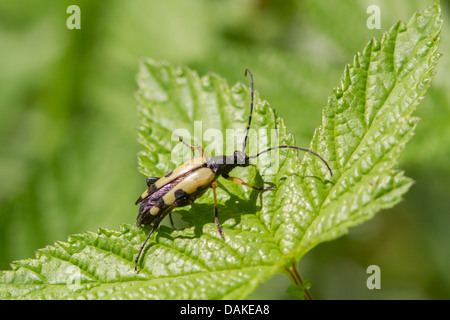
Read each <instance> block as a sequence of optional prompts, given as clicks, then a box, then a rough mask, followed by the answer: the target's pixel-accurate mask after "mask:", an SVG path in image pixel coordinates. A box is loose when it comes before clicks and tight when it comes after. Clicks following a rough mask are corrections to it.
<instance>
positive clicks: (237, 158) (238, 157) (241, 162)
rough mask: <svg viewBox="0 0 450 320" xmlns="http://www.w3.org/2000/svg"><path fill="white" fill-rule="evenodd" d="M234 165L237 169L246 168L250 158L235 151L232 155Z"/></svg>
mask: <svg viewBox="0 0 450 320" xmlns="http://www.w3.org/2000/svg"><path fill="white" fill-rule="evenodd" d="M233 158H234V163H235V164H236V165H237V166H239V167H248V166H249V165H250V158H249V157H248V156H247V155H246V154H245V153H244V152H242V151H239V150H236V151H235V152H234V153H233Z"/></svg>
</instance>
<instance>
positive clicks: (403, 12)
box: [0, 0, 450, 299]
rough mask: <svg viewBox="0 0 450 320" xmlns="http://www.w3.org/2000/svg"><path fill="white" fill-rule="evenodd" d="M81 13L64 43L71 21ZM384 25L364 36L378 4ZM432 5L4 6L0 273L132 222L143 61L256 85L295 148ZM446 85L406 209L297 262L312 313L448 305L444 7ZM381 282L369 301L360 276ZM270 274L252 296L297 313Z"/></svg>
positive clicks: (280, 280) (427, 107)
mask: <svg viewBox="0 0 450 320" xmlns="http://www.w3.org/2000/svg"><path fill="white" fill-rule="evenodd" d="M72 4H77V5H79V6H80V9H81V30H69V29H67V27H66V20H67V18H68V17H69V14H67V13H66V10H67V7H68V6H69V5H72ZM372 4H376V5H378V6H379V7H380V10H381V30H376V29H374V30H370V29H368V28H367V26H366V21H367V19H368V18H369V16H370V14H368V13H367V12H366V10H367V7H368V6H369V5H372ZM431 4H432V1H427V0H422V1H419V0H417V1H411V0H396V1H376V0H370V1H362V0H347V1H340V0H324V1H313V0H307V1H300V0H298V1H295V0H288V1H286V0H285V1H270V0H247V1H237V0H223V1H219V0H191V1H186V0H169V1H167V0H166V1H143V0H133V1H124V0H110V1H87V0H86V1H51V0H29V1H24V0H20V1H10V2H8V1H2V2H0V269H8V268H9V263H10V262H11V261H13V260H18V259H24V258H30V257H34V251H35V250H36V249H38V248H41V247H44V246H46V245H48V244H52V243H53V242H54V241H57V240H61V241H65V240H67V237H68V235H69V234H73V233H81V232H84V231H88V230H89V231H96V229H97V228H98V227H107V228H113V229H117V228H118V227H119V225H120V224H121V223H134V222H135V218H136V213H137V208H136V207H135V206H134V200H135V198H136V197H137V195H139V194H140V193H141V192H142V190H143V188H144V187H145V181H144V177H143V176H142V175H140V174H139V173H138V170H137V158H136V153H137V152H138V150H140V146H139V145H138V143H137V140H136V139H137V132H136V127H137V125H138V119H137V115H136V105H137V103H136V101H135V99H134V92H135V91H136V89H137V85H136V82H135V75H136V72H137V70H138V59H139V58H140V57H143V56H145V57H151V58H154V59H156V60H168V61H169V62H170V63H172V64H185V65H188V66H190V67H191V68H194V69H197V70H198V71H199V74H201V75H203V74H205V73H207V72H210V71H212V72H216V73H218V74H220V75H222V76H223V77H225V78H227V79H228V81H229V83H230V84H234V83H235V82H237V81H245V82H246V81H247V79H245V78H244V68H246V67H249V68H251V69H252V71H253V73H254V75H255V85H256V88H257V90H258V91H259V92H260V93H261V95H262V96H263V98H265V99H267V100H268V101H269V102H270V104H271V106H272V107H274V108H275V109H276V110H277V113H278V115H279V116H281V117H283V118H284V119H285V121H286V124H287V126H288V128H289V129H290V131H291V132H293V133H294V134H295V137H296V139H297V145H299V146H304V147H306V146H308V143H309V140H310V139H311V138H312V135H313V132H314V129H315V127H316V126H318V125H319V124H320V121H321V109H322V107H323V106H324V105H325V104H326V102H327V97H328V95H329V94H330V93H331V90H332V88H333V87H335V86H337V85H338V84H339V77H340V76H341V74H342V73H343V70H344V65H345V64H346V63H351V62H352V60H353V55H354V54H355V52H356V51H361V50H362V49H363V47H364V46H365V44H366V43H367V42H368V41H369V40H370V38H372V37H376V38H377V39H380V38H381V34H382V33H383V32H384V31H386V30H387V29H389V28H390V27H391V26H392V25H393V24H394V23H396V22H397V21H398V20H400V19H402V20H404V21H407V20H409V18H410V17H411V16H412V15H413V13H414V12H415V11H417V10H423V9H425V8H426V7H428V6H429V5H431ZM441 5H442V7H443V18H444V28H443V32H442V42H441V46H440V50H439V51H440V52H441V53H444V56H443V57H442V58H441V60H440V61H439V64H438V71H437V75H436V77H435V79H434V81H433V82H432V86H431V88H430V90H429V93H428V95H427V97H426V99H425V100H424V102H423V104H422V105H421V106H420V108H419V111H418V112H417V115H418V116H419V117H421V118H422V121H421V122H420V124H419V126H418V128H417V130H416V135H415V137H414V138H413V139H412V141H411V143H410V144H409V145H408V148H407V150H406V152H405V154H404V155H403V156H402V158H401V164H400V165H401V167H402V168H404V169H405V170H406V173H407V175H408V176H410V177H412V178H413V179H414V180H415V181H416V183H415V185H414V186H413V187H412V189H411V190H410V192H409V193H408V194H407V195H406V196H405V200H404V201H403V202H402V203H401V204H399V205H398V206H396V207H395V208H393V209H391V210H387V211H384V212H382V213H380V214H378V215H377V216H376V217H375V218H374V219H373V220H371V221H369V222H367V223H365V224H363V225H361V226H359V227H356V228H354V229H352V230H350V232H349V234H348V235H346V236H344V237H341V238H340V239H338V240H336V241H333V242H329V243H324V244H321V245H319V246H318V247H317V248H315V249H314V250H312V251H311V252H310V253H308V254H307V255H306V256H305V257H304V259H303V260H302V261H301V262H300V271H301V274H302V276H303V277H304V278H307V279H310V280H312V288H311V294H312V296H313V298H315V299H336V298H339V299H393V298H397V299H448V298H450V272H449V270H450V249H449V244H450V229H449V226H450V215H449V211H450V209H449V207H450V206H449V205H450V201H449V200H448V199H449V196H448V195H449V193H450V183H449V180H450V169H449V165H448V161H449V160H450V105H449V91H450V90H449V88H450V78H449V76H448V74H449V73H450V63H449V59H448V56H447V55H448V53H449V52H450V51H449V50H448V49H449V46H450V33H449V28H448V27H449V5H448V2H447V1H442V2H441ZM372 264H375V265H378V266H380V268H381V290H372V291H371V290H368V289H367V287H366V279H367V277H368V274H366V268H367V267H368V266H369V265H372ZM289 285H290V282H289V280H288V278H287V277H286V276H284V275H277V276H276V277H275V278H273V279H272V280H270V281H268V282H267V283H265V284H263V285H261V286H260V288H259V289H258V290H257V291H256V292H255V293H254V294H252V295H251V296H250V298H254V299H289V298H291V297H290V296H289V295H287V294H286V289H287V287H288V286H289Z"/></svg>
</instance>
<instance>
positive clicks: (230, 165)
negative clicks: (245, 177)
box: [206, 151, 250, 175]
mask: <svg viewBox="0 0 450 320" xmlns="http://www.w3.org/2000/svg"><path fill="white" fill-rule="evenodd" d="M206 164H207V167H208V168H210V169H211V170H213V171H214V172H215V173H216V174H217V175H228V173H229V172H230V171H231V170H233V169H234V168H236V167H247V166H249V165H250V159H249V157H248V156H247V155H246V154H245V153H244V152H241V151H235V152H234V153H233V155H232V156H217V157H212V158H209V159H208V160H207V161H206Z"/></svg>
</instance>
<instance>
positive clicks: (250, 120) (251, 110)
mask: <svg viewBox="0 0 450 320" xmlns="http://www.w3.org/2000/svg"><path fill="white" fill-rule="evenodd" d="M247 72H248V73H249V74H250V85H251V89H252V90H251V95H250V115H249V116H248V124H247V133H246V134H245V138H244V145H243V146H242V152H244V153H245V148H246V147H247V139H248V133H249V131H250V123H251V122H252V114H253V96H254V91H253V74H252V72H251V71H250V69H248V68H247V69H245V73H244V76H247Z"/></svg>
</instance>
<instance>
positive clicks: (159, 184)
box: [134, 69, 333, 272]
mask: <svg viewBox="0 0 450 320" xmlns="http://www.w3.org/2000/svg"><path fill="white" fill-rule="evenodd" d="M247 73H249V74H250V80H251V96H250V115H249V117H248V124H247V132H246V135H245V138H244V142H243V145H242V151H239V150H236V151H234V153H233V155H232V156H216V157H212V156H211V155H209V154H208V153H207V152H205V150H203V148H202V147H201V146H199V145H194V146H191V145H189V144H187V143H186V142H185V141H183V139H182V138H181V137H180V138H179V141H180V142H181V143H183V144H184V145H185V146H186V147H188V148H190V149H191V150H192V152H194V151H195V150H197V151H198V152H199V153H200V156H197V157H194V158H192V159H191V160H189V161H188V162H186V163H185V164H182V165H181V166H179V167H178V168H176V169H175V170H173V171H171V172H169V173H168V174H166V175H165V176H164V177H162V178H155V177H149V178H147V179H146V182H147V186H148V189H147V190H145V191H144V193H142V195H141V196H140V197H139V199H138V200H137V201H136V203H135V204H138V203H139V204H140V208H139V214H138V216H137V219H136V220H137V222H136V226H137V227H139V226H141V225H148V224H153V228H152V229H151V231H150V232H149V234H148V235H147V238H146V239H145V241H144V242H143V243H142V245H141V248H140V250H139V253H138V255H137V256H136V260H135V261H134V263H135V266H134V269H135V271H136V272H137V264H138V262H139V257H140V256H141V254H142V251H143V250H144V247H145V244H146V243H147V241H148V239H149V238H150V236H151V235H152V233H153V232H154V231H155V230H156V228H158V226H159V223H160V222H161V221H162V220H163V219H164V217H165V216H167V215H168V214H170V213H171V212H172V210H173V209H175V208H178V207H184V206H187V205H190V204H192V203H193V202H194V201H195V199H197V198H199V197H200V196H202V195H203V194H204V193H205V192H206V190H207V189H208V188H212V189H213V196H214V220H215V223H216V227H217V231H218V232H219V234H220V236H221V237H222V238H223V239H224V240H225V238H224V236H223V231H222V229H221V228H220V224H219V219H218V212H217V198H216V188H217V187H218V184H217V182H216V180H217V178H218V177H219V176H222V177H224V178H225V179H228V180H231V181H233V182H235V183H239V184H242V185H245V186H247V187H250V188H253V189H255V190H258V191H265V190H270V189H274V188H276V187H275V186H272V187H267V188H264V187H257V186H253V185H251V184H248V183H247V182H244V181H243V180H241V179H240V178H236V177H231V176H230V175H229V173H230V171H231V170H233V169H234V168H236V167H248V166H249V165H251V164H250V159H255V158H257V157H259V156H260V155H261V154H263V153H265V152H268V151H270V150H273V149H285V148H290V149H296V150H301V151H305V152H309V153H311V154H313V155H315V156H317V157H318V158H319V159H320V160H322V161H323V163H324V164H325V165H326V166H327V168H328V170H329V171H330V174H331V176H333V173H332V171H331V168H330V166H329V165H328V163H327V162H326V161H325V160H324V159H323V158H322V157H321V156H320V155H318V154H317V153H315V152H313V151H311V150H308V149H304V148H299V147H295V146H277V147H272V148H268V149H266V150H264V151H261V152H259V153H258V154H256V155H253V156H247V155H246V154H245V149H246V147H247V139H248V134H249V131H250V124H251V122H252V113H253V98H254V90H253V74H252V72H251V71H250V70H249V69H245V75H247ZM170 218H171V216H170ZM171 222H172V219H171Z"/></svg>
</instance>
